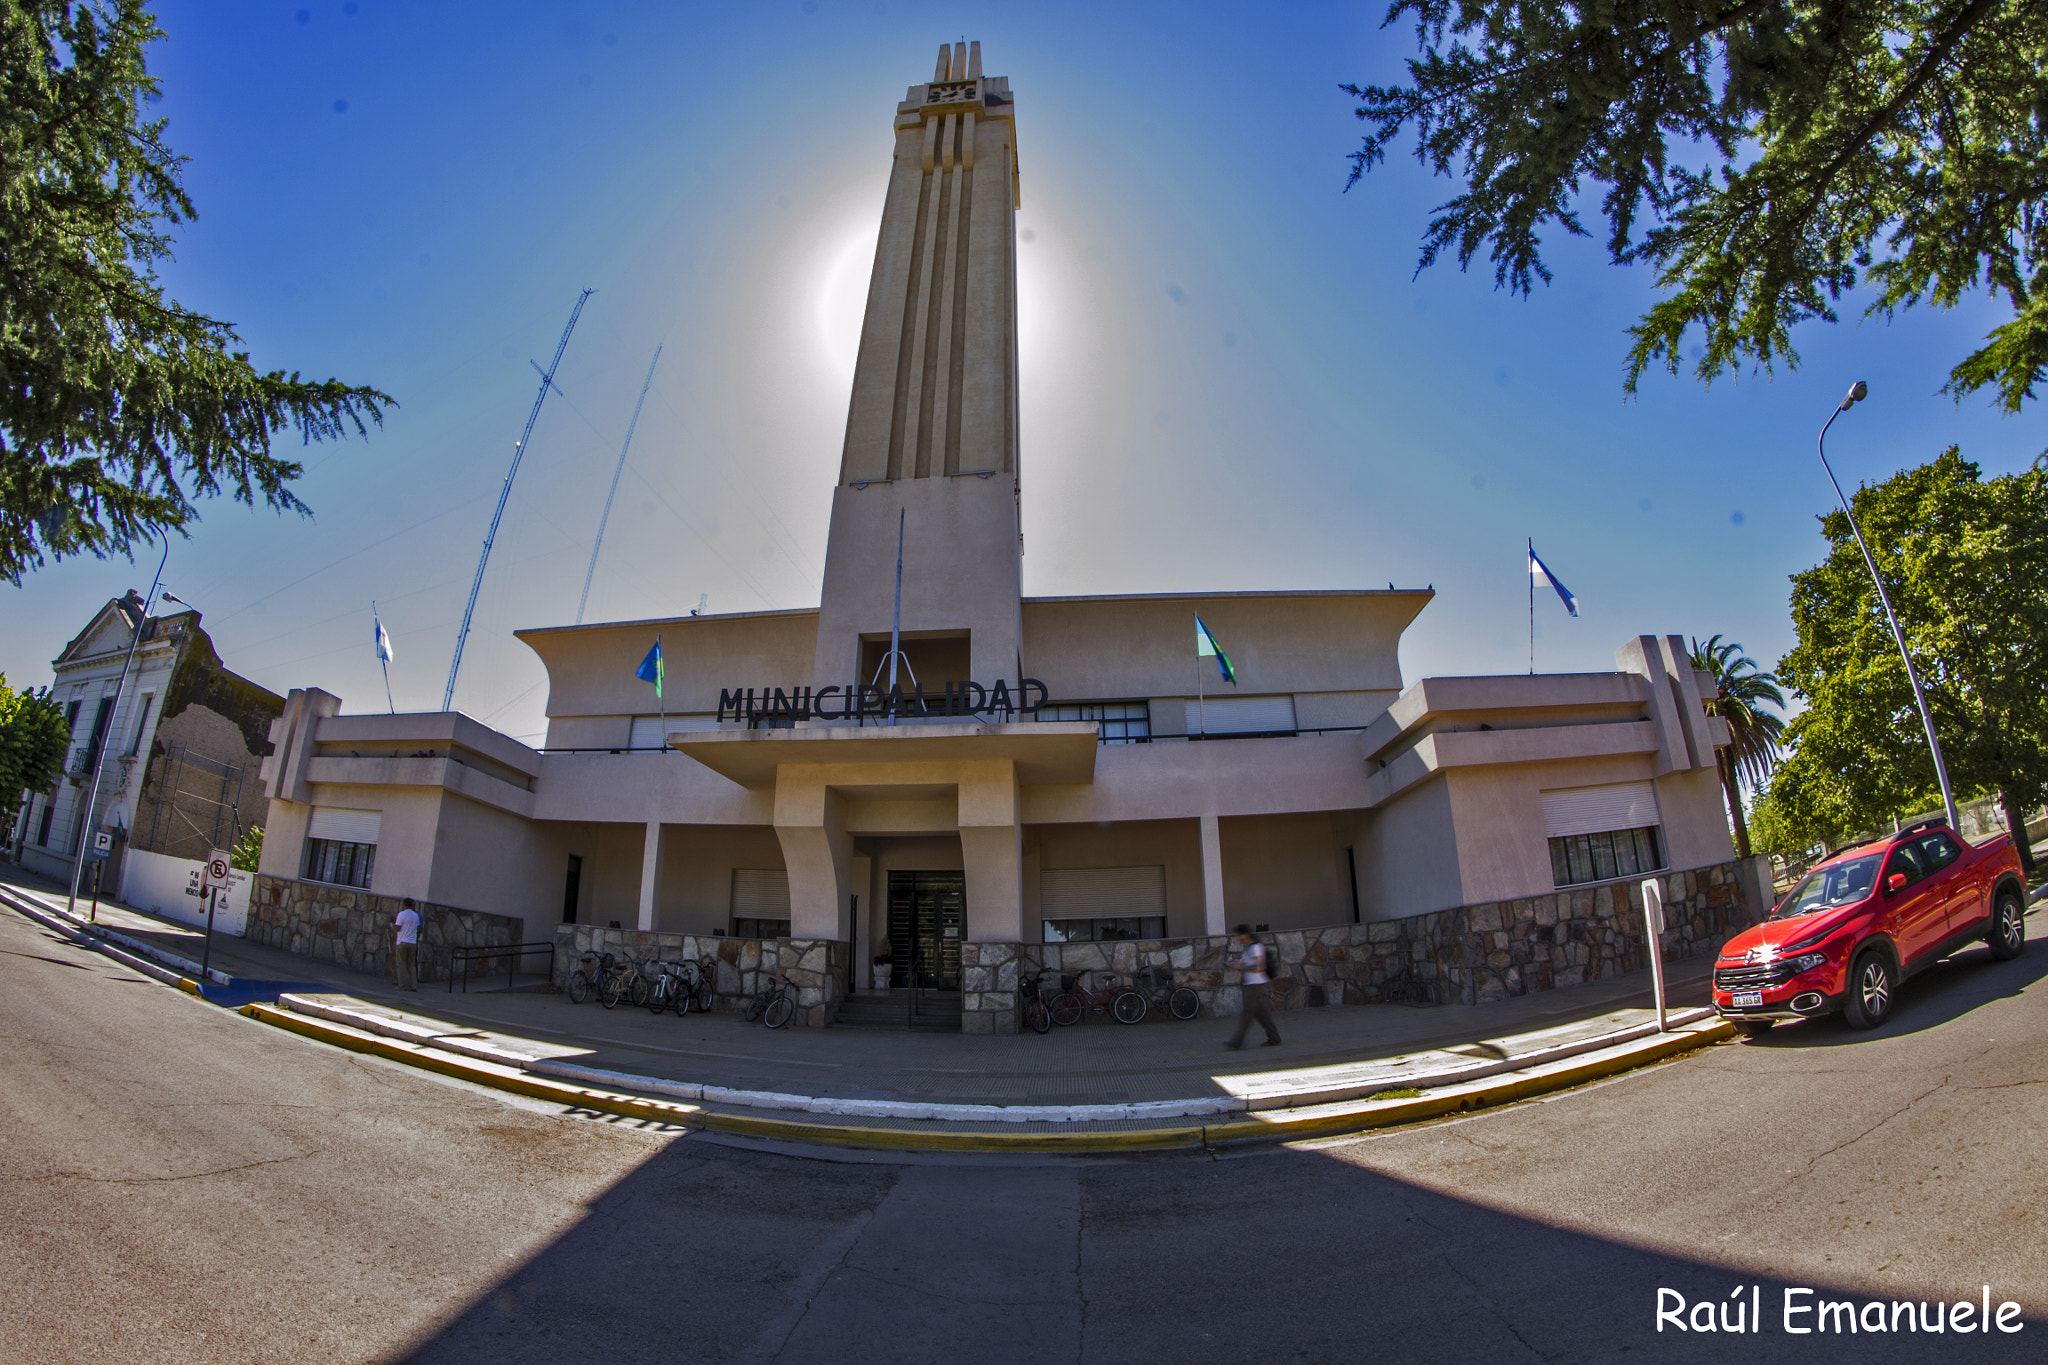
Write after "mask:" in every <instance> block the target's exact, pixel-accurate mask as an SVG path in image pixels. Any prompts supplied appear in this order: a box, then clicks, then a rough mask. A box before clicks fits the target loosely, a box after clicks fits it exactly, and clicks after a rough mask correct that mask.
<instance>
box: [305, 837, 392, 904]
mask: <svg viewBox="0 0 2048 1365" xmlns="http://www.w3.org/2000/svg"><path fill="white" fill-rule="evenodd" d="M304 868H305V871H304V873H303V875H304V877H305V879H306V880H307V881H309V882H318V883H320V884H321V885H322V886H346V887H349V888H351V889H352V890H356V891H367V890H369V889H370V879H371V878H372V877H373V876H375V875H376V871H377V846H376V845H375V844H352V843H348V842H346V841H344V840H341V839H315V838H312V837H310V836H309V837H308V838H307V839H306V857H305V863H304ZM358 878H360V880H358Z"/></svg>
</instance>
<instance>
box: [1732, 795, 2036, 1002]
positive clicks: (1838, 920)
mask: <svg viewBox="0 0 2048 1365" xmlns="http://www.w3.org/2000/svg"><path fill="white" fill-rule="evenodd" d="M2026 903H2027V902H2026V880H2025V878H2024V877H2023V876H2022V875H2021V873H2020V859H2019V853H2018V851H2017V850H2016V849H2015V848H2014V847H2013V843H2012V836H2011V835H2008V834H2000V835H1997V836H1996V837H1994V838H1990V839H1986V840H1985V841H1984V842H1983V843H1981V844H1978V845H1976V846H1975V847H1974V848H1973V847H1971V846H1970V845H1969V844H1968V843H1966V842H1965V841H1964V840H1963V838H1962V836H1960V835H1958V834H1957V833H1955V832H1954V831H1953V830H1951V829H1949V828H1948V826H1947V825H1945V824H1938V823H1935V822H1932V821H1930V822H1927V823H1924V824H1918V825H1914V826H1913V827H1912V828H1911V829H1906V830H1901V831H1900V832H1899V833H1897V834H1893V835H1890V836H1888V837H1886V838H1883V839H1880V840H1878V841H1877V842H1876V843H1870V844H1863V845H1861V846H1859V847H1856V848H1852V849H1848V850H1846V851H1844V852H1842V853H1838V854H1836V855H1835V856H1834V857H1832V858H1830V859H1828V860H1827V861H1826V862H1824V863H1822V864H1820V865H1819V866H1818V867H1816V868H1814V869H1813V870H1812V871H1811V872H1809V873H1807V874H1806V876H1805V877H1804V878H1803V879H1801V881H1800V883H1799V885H1797V886H1795V887H1793V888H1792V892H1791V894H1790V895H1788V896H1786V897H1785V899H1783V900H1781V901H1779V902H1778V904H1777V906H1776V907H1775V908H1774V909H1773V910H1772V911H1771V913H1770V917H1769V918H1768V919H1766V920H1765V921H1764V922H1763V923H1762V924H1759V925H1756V926H1755V927H1754V928H1750V929H1746V930H1744V931H1743V932H1742V933H1739V934H1737V935H1736V936H1735V937H1734V938H1731V939H1729V940H1728V942H1727V943H1726V945H1724V946H1723V947H1722V949H1721V956H1720V958H1719V960H1717V961H1716V962H1715V963H1714V1009H1715V1011H1716V1012H1717V1013H1719V1014H1720V1015H1721V1016H1722V1017H1723V1018H1725V1019H1727V1020H1729V1021H1730V1022H1731V1023H1733V1024H1734V1025H1735V1027H1736V1028H1738V1029H1740V1030H1741V1031H1742V1032H1743V1033H1745V1034H1747V1035H1749V1036H1750V1037H1752V1038H1754V1037H1756V1036H1758V1035H1759V1034H1762V1033H1764V1032H1766V1031H1767V1030H1769V1029H1770V1028H1771V1026H1772V1025H1773V1024H1775V1023H1777V1022H1778V1021H1779V1020H1781V1019H1813V1018H1818V1017H1820V1016H1823V1015H1829V1014H1835V1013H1838V1012H1839V1013H1840V1014H1841V1015H1842V1017H1843V1019H1844V1021H1845V1022H1847V1024H1848V1025H1849V1027H1850V1028H1859V1029H1865V1028H1875V1027H1876V1026H1877V1025H1879V1024H1881V1023H1883V1022H1884V1021H1885V1018H1886V1017H1887V1016H1888V1015H1890V1014H1891V1012H1892V1001H1893V1000H1894V999H1895V998H1896V996H1897V994H1898V988H1899V983H1900V982H1902V981H1904V980H1905V979H1906V978H1907V977H1909V976H1912V975H1913V974H1914V973H1915V972H1919V971H1924V970H1925V969H1926V968H1928V967H1931V966H1933V965H1934V964H1935V963H1936V962H1939V961H1940V960H1941V959H1942V958H1944V957H1946V956H1948V954H1950V953H1953V952H1955V951H1956V950H1958V949H1960V948H1963V947H1966V946H1968V945H1969V944H1972V943H1976V942H1979V941H1981V942H1983V943H1985V944H1987V945H1988V946H1989V947H1990V949H1991V956H1992V958H1993V959H1994V960H1996V961H2000V962H2002V961H2005V960H2006V959H2008V958H2014V957H2018V956H2019V954H2020V950H2021V949H2022V948H2024V947H2025V946H2026V942H2027V926H2026Z"/></svg>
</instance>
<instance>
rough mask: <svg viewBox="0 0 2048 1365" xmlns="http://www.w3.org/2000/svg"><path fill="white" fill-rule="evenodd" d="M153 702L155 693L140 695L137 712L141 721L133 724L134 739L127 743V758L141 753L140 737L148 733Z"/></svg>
mask: <svg viewBox="0 0 2048 1365" xmlns="http://www.w3.org/2000/svg"><path fill="white" fill-rule="evenodd" d="M155 701H156V693H154V692H144V693H143V694H142V705H141V707H140V708H138V711H137V714H138V715H139V716H140V717H141V719H140V720H138V721H136V722H135V738H133V739H131V740H129V741H128V757H130V758H133V757H135V755H137V754H139V753H141V752H142V737H143V736H144V735H146V734H148V733H149V708H150V706H151V704H152V703H154V702H155Z"/></svg>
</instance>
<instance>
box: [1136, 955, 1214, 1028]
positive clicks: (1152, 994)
mask: <svg viewBox="0 0 2048 1365" xmlns="http://www.w3.org/2000/svg"><path fill="white" fill-rule="evenodd" d="M1138 990H1139V991H1140V992H1141V993H1143V995H1144V996H1145V1003H1146V1004H1147V1005H1148V1006H1150V1007H1151V1008H1153V1009H1163V1010H1165V1011H1166V1012H1167V1013H1168V1014H1171V1015H1172V1016H1173V1017H1174V1018H1176V1019H1179V1020H1182V1021H1183V1022H1185V1021H1186V1020H1189V1019H1192V1018H1194V1017H1195V1016H1196V1015H1198V1014H1200V1013H1201V1012H1202V997H1201V996H1199V995H1197V994H1196V993H1195V989H1194V987H1192V986H1176V985H1174V984H1173V969H1172V968H1171V967H1147V968H1145V970H1143V971H1141V972H1139V973H1138Z"/></svg>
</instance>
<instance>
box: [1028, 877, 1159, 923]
mask: <svg viewBox="0 0 2048 1365" xmlns="http://www.w3.org/2000/svg"><path fill="white" fill-rule="evenodd" d="M1038 902H1039V914H1040V915H1041V916H1042V917H1043V918H1045V919H1055V920H1057V919H1097V918H1123V917H1125V916H1130V915H1164V914H1165V913H1166V868H1165V867H1164V866H1162V865H1159V864H1154V865H1152V866H1149V867H1058V868H1048V869H1046V870H1045V871H1043V872H1041V873H1039V874H1038Z"/></svg>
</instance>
